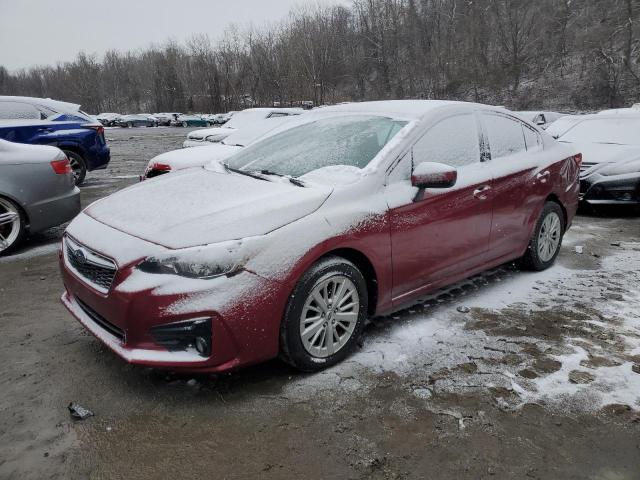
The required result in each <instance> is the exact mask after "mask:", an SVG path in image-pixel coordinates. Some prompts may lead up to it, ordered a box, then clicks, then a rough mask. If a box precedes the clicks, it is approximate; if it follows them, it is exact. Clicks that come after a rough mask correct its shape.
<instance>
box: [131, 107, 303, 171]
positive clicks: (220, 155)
mask: <svg viewBox="0 0 640 480" xmlns="http://www.w3.org/2000/svg"><path fill="white" fill-rule="evenodd" d="M295 118H297V117H295ZM293 120H294V117H291V116H285V117H275V118H270V119H269V120H268V121H264V122H258V123H255V124H253V125H252V126H250V127H247V128H243V129H242V130H238V131H236V132H234V133H232V134H231V135H229V136H228V137H227V138H225V139H224V140H222V141H221V142H218V143H212V144H207V145H204V146H198V147H195V148H181V149H179V150H173V151H171V152H165V153H161V154H160V155H157V156H155V157H153V158H152V159H151V160H150V161H149V163H148V165H147V168H146V169H145V172H144V175H143V178H145V179H146V178H153V177H157V176H159V175H163V174H165V173H170V172H175V171H177V170H184V169H185V168H193V167H204V166H205V165H207V164H209V163H211V162H213V161H222V160H225V159H227V158H229V157H230V156H231V155H233V154H234V153H236V152H238V151H239V150H241V149H242V148H243V147H246V146H247V145H249V144H251V143H253V142H255V141H258V140H259V139H261V138H264V137H265V136H266V135H267V134H269V133H271V132H274V131H279V130H280V129H283V128H286V127H287V125H289V124H292V123H293Z"/></svg>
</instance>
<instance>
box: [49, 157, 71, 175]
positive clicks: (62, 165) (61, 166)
mask: <svg viewBox="0 0 640 480" xmlns="http://www.w3.org/2000/svg"><path fill="white" fill-rule="evenodd" d="M51 168H53V171H54V172H56V174H57V175H66V174H68V173H72V172H73V170H72V169H71V162H69V159H68V158H63V159H62V160H54V161H52V162H51Z"/></svg>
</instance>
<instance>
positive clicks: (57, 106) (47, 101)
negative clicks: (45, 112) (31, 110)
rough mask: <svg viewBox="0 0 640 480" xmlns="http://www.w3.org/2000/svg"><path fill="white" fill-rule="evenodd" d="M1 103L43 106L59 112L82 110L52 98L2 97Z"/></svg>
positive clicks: (75, 105) (74, 105)
mask: <svg viewBox="0 0 640 480" xmlns="http://www.w3.org/2000/svg"><path fill="white" fill-rule="evenodd" d="M0 102H22V103H29V104H31V105H42V106H44V107H49V108H51V109H52V110H55V111H57V112H77V111H78V110H80V105H78V104H76V103H69V102H61V101H59V100H53V99H51V98H37V97H16V96H10V95H0Z"/></svg>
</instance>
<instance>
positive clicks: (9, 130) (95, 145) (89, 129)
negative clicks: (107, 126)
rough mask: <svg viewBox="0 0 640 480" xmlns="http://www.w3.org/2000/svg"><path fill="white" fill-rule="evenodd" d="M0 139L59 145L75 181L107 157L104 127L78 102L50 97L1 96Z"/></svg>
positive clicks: (104, 163)
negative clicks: (83, 109) (69, 164)
mask: <svg viewBox="0 0 640 480" xmlns="http://www.w3.org/2000/svg"><path fill="white" fill-rule="evenodd" d="M0 139H4V140H8V141H10V142H17V143H29V144H33V145H53V146H55V147H58V148H59V149H60V150H62V151H63V152H64V153H65V154H66V155H67V157H68V158H69V161H70V162H71V167H72V169H73V175H74V177H75V181H76V185H80V184H82V182H83V181H84V179H85V176H86V174H87V172H90V171H92V170H99V169H104V168H107V165H108V163H109V160H110V153H109V147H108V146H107V142H106V140H105V138H104V127H103V126H102V125H101V124H100V123H99V122H97V121H96V120H95V119H93V118H92V117H90V116H89V115H88V114H86V113H84V112H83V111H82V110H80V105H75V104H72V103H66V102H59V101H56V100H51V99H49V98H32V97H8V96H0Z"/></svg>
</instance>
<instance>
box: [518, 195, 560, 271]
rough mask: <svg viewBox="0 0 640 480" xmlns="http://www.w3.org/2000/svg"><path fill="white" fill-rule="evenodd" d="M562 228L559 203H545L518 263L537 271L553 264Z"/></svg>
mask: <svg viewBox="0 0 640 480" xmlns="http://www.w3.org/2000/svg"><path fill="white" fill-rule="evenodd" d="M564 229H565V225H564V214H563V212H562V208H561V207H560V205H558V204H557V203H556V202H547V203H545V205H544V208H543V209H542V213H541V214H540V218H539V219H538V223H537V224H536V228H535V229H534V231H533V237H532V238H531V240H530V242H529V246H528V247H527V252H526V253H525V254H524V256H523V257H522V258H521V259H520V265H521V266H522V267H523V268H526V269H528V270H537V271H540V270H545V269H547V268H549V267H550V266H551V265H553V263H554V262H555V260H556V257H557V256H558V254H559V253H560V245H561V244H562V236H563V235H564Z"/></svg>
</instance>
